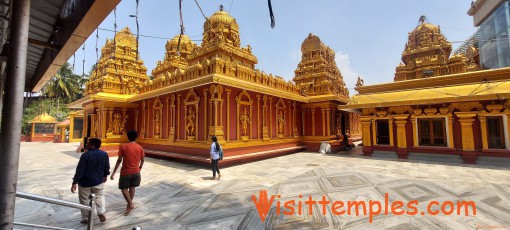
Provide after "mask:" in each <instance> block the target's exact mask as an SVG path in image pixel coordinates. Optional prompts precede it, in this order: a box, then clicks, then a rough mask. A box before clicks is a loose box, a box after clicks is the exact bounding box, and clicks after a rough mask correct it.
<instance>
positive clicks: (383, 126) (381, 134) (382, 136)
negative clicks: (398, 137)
mask: <svg viewBox="0 0 510 230" xmlns="http://www.w3.org/2000/svg"><path fill="white" fill-rule="evenodd" d="M375 124H376V128H377V130H376V132H377V133H376V134H377V135H376V138H377V141H376V142H377V144H378V145H389V144H390V125H389V122H388V120H376V121H375Z"/></svg>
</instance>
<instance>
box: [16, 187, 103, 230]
mask: <svg viewBox="0 0 510 230" xmlns="http://www.w3.org/2000/svg"><path fill="white" fill-rule="evenodd" d="M16 197H18V198H24V199H29V200H35V201H40V202H44V203H49V204H56V205H60V206H65V207H70V208H76V209H80V210H86V211H88V212H89V218H88V220H87V230H92V229H94V211H95V210H96V202H95V200H96V194H93V193H92V194H90V196H89V206H87V205H82V204H77V203H73V202H70V201H65V200H59V199H54V198H50V197H45V196H40V195H36V194H31V193H26V192H16ZM14 225H17V226H24V227H35V228H45V229H68V228H58V227H52V226H44V225H37V224H29V223H21V222H14Z"/></svg>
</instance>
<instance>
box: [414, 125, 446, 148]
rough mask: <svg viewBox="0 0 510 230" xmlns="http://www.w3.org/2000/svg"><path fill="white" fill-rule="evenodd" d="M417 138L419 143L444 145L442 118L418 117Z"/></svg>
mask: <svg viewBox="0 0 510 230" xmlns="http://www.w3.org/2000/svg"><path fill="white" fill-rule="evenodd" d="M418 138H419V143H420V145H424V146H446V144H447V143H446V128H445V120H444V118H432V119H418Z"/></svg>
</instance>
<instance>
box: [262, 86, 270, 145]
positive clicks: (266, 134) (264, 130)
mask: <svg viewBox="0 0 510 230" xmlns="http://www.w3.org/2000/svg"><path fill="white" fill-rule="evenodd" d="M267 98H268V97H267V96H266V95H264V97H263V100H264V105H263V106H262V107H263V110H262V140H269V139H271V138H270V137H269V127H268V124H267V123H268V121H267V120H268V117H267V107H268V106H267Z"/></svg>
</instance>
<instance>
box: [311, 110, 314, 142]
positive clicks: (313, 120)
mask: <svg viewBox="0 0 510 230" xmlns="http://www.w3.org/2000/svg"><path fill="white" fill-rule="evenodd" d="M311 112H312V136H315V108H312V109H311Z"/></svg>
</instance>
